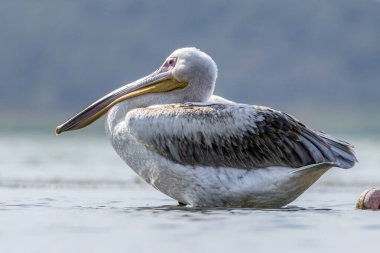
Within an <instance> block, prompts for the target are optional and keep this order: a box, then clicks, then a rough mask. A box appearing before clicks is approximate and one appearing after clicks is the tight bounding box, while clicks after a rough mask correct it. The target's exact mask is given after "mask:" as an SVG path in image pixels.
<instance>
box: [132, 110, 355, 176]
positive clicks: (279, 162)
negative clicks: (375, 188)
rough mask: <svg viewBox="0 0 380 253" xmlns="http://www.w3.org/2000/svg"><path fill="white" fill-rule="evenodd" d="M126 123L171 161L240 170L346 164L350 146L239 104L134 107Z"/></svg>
mask: <svg viewBox="0 0 380 253" xmlns="http://www.w3.org/2000/svg"><path fill="white" fill-rule="evenodd" d="M126 120H127V126H128V129H129V132H130V133H132V134H133V135H134V136H135V138H137V139H138V140H139V142H140V143H142V144H143V145H145V146H146V148H148V149H150V150H152V151H154V152H157V153H159V154H160V155H162V156H164V157H166V158H167V159H170V160H172V161H174V162H176V163H180V164H186V165H192V166H213V167H233V168H242V169H252V168H264V167H268V166H284V167H293V168H300V167H303V166H306V165H310V164H317V163H324V162H329V163H334V164H336V166H339V167H342V168H350V167H352V166H353V165H354V164H355V162H356V161H357V160H356V157H355V154H354V151H353V147H352V146H351V145H350V144H348V143H346V142H344V141H341V140H338V139H336V138H335V137H332V136H329V135H327V134H325V133H323V132H318V131H314V130H311V129H309V128H307V127H306V126H305V125H303V124H302V123H300V122H299V121H298V120H296V119H295V118H293V117H292V116H290V115H288V114H285V113H282V112H279V111H275V110H273V109H271V108H268V107H261V106H251V105H243V104H212V105H207V106H188V105H183V104H171V105H162V106H154V107H147V108H139V109H135V110H132V111H131V112H129V113H128V115H127V118H126Z"/></svg>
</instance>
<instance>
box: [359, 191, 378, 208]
mask: <svg viewBox="0 0 380 253" xmlns="http://www.w3.org/2000/svg"><path fill="white" fill-rule="evenodd" d="M356 208H359V209H371V210H380V188H377V189H376V188H371V189H368V190H365V191H364V192H363V193H362V194H361V195H360V197H359V199H358V202H357V203H356Z"/></svg>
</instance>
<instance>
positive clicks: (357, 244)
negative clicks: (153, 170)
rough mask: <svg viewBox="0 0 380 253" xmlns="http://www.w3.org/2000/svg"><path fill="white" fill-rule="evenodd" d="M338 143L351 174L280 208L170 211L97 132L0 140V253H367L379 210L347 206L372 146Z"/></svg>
mask: <svg viewBox="0 0 380 253" xmlns="http://www.w3.org/2000/svg"><path fill="white" fill-rule="evenodd" d="M346 139H347V138H346ZM348 140H349V141H350V142H352V143H354V144H355V145H356V147H357V148H356V150H357V154H358V158H359V160H360V163H359V164H358V165H357V166H356V167H355V168H354V169H352V170H341V169H333V170H331V171H329V172H328V173H327V174H326V175H324V176H323V177H322V178H321V179H320V180H319V181H318V182H317V183H316V184H315V185H313V186H312V187H311V188H310V189H309V190H308V191H307V192H306V193H304V194H303V195H302V196H301V197H300V198H298V199H297V200H296V201H294V202H293V203H291V204H290V205H289V206H287V207H285V208H282V209H277V210H255V209H196V208H187V207H178V206H176V202H175V201H173V200H171V199H170V198H168V197H166V196H165V195H163V194H161V193H160V192H158V191H156V190H154V189H153V188H151V187H149V186H147V185H146V184H144V183H142V182H141V181H140V180H139V179H138V178H137V177H136V176H135V175H134V173H133V172H132V171H131V170H130V169H128V168H127V167H126V165H124V163H123V162H122V161H121V159H120V158H118V157H117V155H116V154H115V153H114V152H113V150H112V148H111V146H110V144H109V143H108V141H107V140H106V139H105V137H104V136H102V135H100V136H96V135H86V134H83V133H82V134H70V135H65V136H60V137H55V136H49V135H46V134H33V135H31V134H7V135H5V134H4V135H0V152H1V154H2V155H1V157H0V224H1V226H0V245H1V252H152V251H156V252H175V251H176V252H178V251H181V252H194V251H195V252H209V251H213V252H214V251H219V252H241V251H245V252H248V251H250V252H255V251H257V252H263V251H265V252H278V251H279V250H281V251H291V250H308V251H314V252H317V251H318V252H320V251H321V250H324V251H330V252H337V251H339V252H341V251H350V252H351V251H357V250H368V251H370V250H375V249H376V245H375V243H376V242H377V240H378V238H379V235H380V217H379V214H380V213H379V212H373V211H361V210H356V209H355V202H356V200H357V198H358V196H359V195H360V193H361V192H362V191H363V190H365V189H366V188H368V187H370V186H376V185H377V186H380V172H379V170H380V156H379V155H378V154H379V152H380V144H379V143H380V142H379V141H378V140H377V139H366V138H353V139H350V138H348Z"/></svg>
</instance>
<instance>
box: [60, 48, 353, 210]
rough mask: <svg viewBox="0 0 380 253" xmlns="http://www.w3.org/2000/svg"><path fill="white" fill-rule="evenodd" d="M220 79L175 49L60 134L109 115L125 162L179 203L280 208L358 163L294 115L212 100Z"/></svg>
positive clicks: (202, 57)
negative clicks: (333, 173) (332, 171)
mask: <svg viewBox="0 0 380 253" xmlns="http://www.w3.org/2000/svg"><path fill="white" fill-rule="evenodd" d="M216 78H217V66H216V64H215V62H214V61H213V59H212V58H211V57H210V56H209V55H207V54H206V53H204V52H202V51H200V50H199V49H196V48H181V49H177V50H175V51H174V52H173V53H172V54H171V55H169V57H168V58H166V60H165V61H164V63H163V64H162V65H161V67H160V68H158V69H157V70H156V71H154V72H153V73H152V74H150V75H147V76H146V77H143V78H141V79H138V80H137V81H134V82H132V83H129V84H127V85H124V86H122V87H121V88H119V89H117V90H115V91H112V92H111V93H109V94H108V95H106V96H104V97H102V98H100V99H99V100H97V101H96V102H94V103H93V104H91V105H90V106H88V107H87V108H85V109H84V110H83V111H81V112H80V113H78V114H77V115H75V116H74V117H72V118H71V119H69V120H67V121H66V122H65V123H63V124H62V125H60V126H58V127H57V128H56V134H57V135H58V134H60V133H62V132H65V131H70V130H76V129H80V128H83V127H85V126H87V125H89V124H91V123H92V122H94V121H95V120H97V119H98V118H100V117H101V116H102V115H105V114H107V116H106V121H105V129H106V134H107V136H108V138H109V139H110V141H111V143H112V146H113V148H114V149H115V151H116V152H117V153H118V154H119V156H120V157H121V158H122V159H123V160H124V161H125V162H126V163H127V165H128V166H129V167H130V168H132V169H133V170H134V171H135V172H136V173H137V174H138V175H139V176H140V177H141V178H143V179H144V180H145V181H146V182H147V183H149V184H151V185H152V186H153V187H155V188H156V189H158V190H159V191H161V192H163V193H164V194H166V195H168V196H170V197H171V198H173V199H175V200H177V201H178V203H179V204H180V205H191V206H196V207H254V208H279V207H283V206H285V205H287V204H288V203H290V202H292V201H293V200H295V199H296V198H297V197H298V196H299V195H301V194H302V193H303V192H304V191H305V190H306V189H307V188H309V187H310V186H311V185H312V184H313V183H314V182H315V181H316V180H318V178H320V177H321V176H322V174H324V173H325V172H326V171H328V170H329V169H330V168H332V167H340V168H343V169H348V168H351V167H353V166H354V165H355V163H356V162H357V160H356V157H355V154H354V150H353V146H351V145H350V144H349V143H347V142H345V141H342V140H339V139H337V138H335V137H332V136H330V135H328V134H326V133H323V132H320V131H315V130H312V129H310V128H308V127H306V126H305V125H304V124H302V123H301V122H299V121H298V120H297V119H295V118H294V117H292V116H290V115H289V114H286V113H283V112H280V111H277V110H274V109H271V108H269V107H265V106H255V105H247V104H239V103H234V102H232V101H229V100H227V99H224V98H222V97H218V96H215V95H213V92H214V87H215V82H216Z"/></svg>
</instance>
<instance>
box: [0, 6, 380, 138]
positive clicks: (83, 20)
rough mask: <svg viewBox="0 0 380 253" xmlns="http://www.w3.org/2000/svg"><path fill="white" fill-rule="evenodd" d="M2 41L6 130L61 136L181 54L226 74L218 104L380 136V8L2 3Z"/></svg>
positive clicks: (0, 98)
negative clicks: (203, 56)
mask: <svg viewBox="0 0 380 253" xmlns="http://www.w3.org/2000/svg"><path fill="white" fill-rule="evenodd" d="M0 32H1V36H0V41H1V47H0V55H1V57H0V73H1V75H0V91H1V92H0V117H1V126H0V128H1V129H7V130H29V129H33V130H42V131H51V133H52V134H53V130H54V128H55V126H56V125H57V124H59V123H62V121H63V120H65V119H67V118H68V117H70V116H72V115H73V114H74V113H77V112H79V110H81V109H83V107H85V106H87V105H88V104H89V103H92V102H93V101H94V100H95V99H98V98H99V97H101V96H103V95H104V94H106V93H108V92H109V91H111V90H113V89H115V88H117V87H119V86H121V85H122V84H124V83H126V82H130V81H132V80H135V79H137V78H139V77H141V76H143V75H146V74H148V73H150V72H152V71H153V70H154V69H155V68H157V67H158V66H159V65H160V64H161V63H162V62H163V60H164V58H165V57H166V56H167V55H169V54H170V53H171V52H172V51H173V50H174V49H176V48H179V47H185V46H195V47H198V48H200V49H201V50H203V51H205V52H207V53H209V54H210V55H211V56H212V57H213V58H214V60H215V61H216V62H217V64H218V67H219V78H218V80H217V87H216V94H218V95H221V96H224V97H226V98H228V99H231V100H234V101H239V102H242V103H250V104H262V105H267V106H271V107H274V108H276V109H279V110H282V111H286V112H288V113H290V114H293V115H294V116H296V117H297V118H299V119H300V120H301V121H303V122H305V123H306V124H308V125H311V126H312V127H313V128H318V129H321V130H326V131H333V132H334V131H339V132H347V133H359V134H379V132H380V131H379V129H380V128H379V127H380V115H379V108H380V99H379V95H380V3H379V2H378V1H375V0H365V1H364V0H345V1H338V0H329V1H320V0H310V1H301V0H287V1H283V0H277V1H274V0H265V1H264V0H256V1H237V2H232V1H210V2H206V1H201V0H193V1H187V2H183V3H180V2H178V1H126V0H111V1H103V0H102V1H101V0H95V1H94V0H82V1H77V0H67V1H51V0H34V1H27V0H25V1H21V0H16V1H11V0H5V1H4V0H3V1H2V2H1V8H0ZM90 129H92V130H94V129H101V130H102V129H103V124H102V123H99V122H98V123H97V124H96V125H95V126H94V127H91V128H90Z"/></svg>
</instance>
